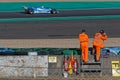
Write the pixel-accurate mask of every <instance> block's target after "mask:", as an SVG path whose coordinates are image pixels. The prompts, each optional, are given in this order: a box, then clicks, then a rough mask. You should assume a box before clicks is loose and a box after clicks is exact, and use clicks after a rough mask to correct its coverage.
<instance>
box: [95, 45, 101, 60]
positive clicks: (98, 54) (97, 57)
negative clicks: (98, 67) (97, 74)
mask: <svg viewBox="0 0 120 80" xmlns="http://www.w3.org/2000/svg"><path fill="white" fill-rule="evenodd" d="M100 49H101V48H100V47H98V46H95V51H96V57H95V59H96V61H99V60H100Z"/></svg>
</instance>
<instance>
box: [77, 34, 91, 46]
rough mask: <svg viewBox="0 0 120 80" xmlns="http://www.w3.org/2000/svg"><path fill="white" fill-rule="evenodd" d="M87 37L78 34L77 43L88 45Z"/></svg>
mask: <svg viewBox="0 0 120 80" xmlns="http://www.w3.org/2000/svg"><path fill="white" fill-rule="evenodd" d="M88 40H89V38H88V35H87V34H86V33H81V34H79V41H80V44H81V45H88Z"/></svg>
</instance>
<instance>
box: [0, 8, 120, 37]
mask: <svg viewBox="0 0 120 80" xmlns="http://www.w3.org/2000/svg"><path fill="white" fill-rule="evenodd" d="M119 14H120V9H101V10H75V11H69V10H68V11H60V14H55V15H53V14H35V15H29V14H25V13H23V12H1V13H0V18H28V17H67V16H88V15H89V16H92V15H119ZM81 29H86V31H87V33H88V34H89V37H91V38H92V37H93V35H94V33H95V32H97V31H99V30H100V29H104V30H105V32H106V33H107V34H108V36H109V37H111V38H119V37H120V19H100V20H73V21H72V20H68V21H66V20H65V21H36V22H15V23H0V39H57V38H77V36H78V34H79V33H80V32H81Z"/></svg>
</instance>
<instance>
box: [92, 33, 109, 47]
mask: <svg viewBox="0 0 120 80" xmlns="http://www.w3.org/2000/svg"><path fill="white" fill-rule="evenodd" d="M107 38H108V37H107V35H106V34H105V35H102V34H101V33H96V34H95V36H94V39H93V46H99V47H101V48H103V47H104V40H107Z"/></svg>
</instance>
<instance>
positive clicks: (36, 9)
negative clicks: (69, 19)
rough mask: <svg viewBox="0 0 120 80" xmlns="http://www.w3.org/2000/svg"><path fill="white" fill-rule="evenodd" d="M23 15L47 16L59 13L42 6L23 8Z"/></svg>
mask: <svg viewBox="0 0 120 80" xmlns="http://www.w3.org/2000/svg"><path fill="white" fill-rule="evenodd" d="M23 8H24V10H25V13H27V14H36V13H48V14H57V13H59V11H58V10H56V9H53V8H45V7H44V6H39V7H26V6H23Z"/></svg>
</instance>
